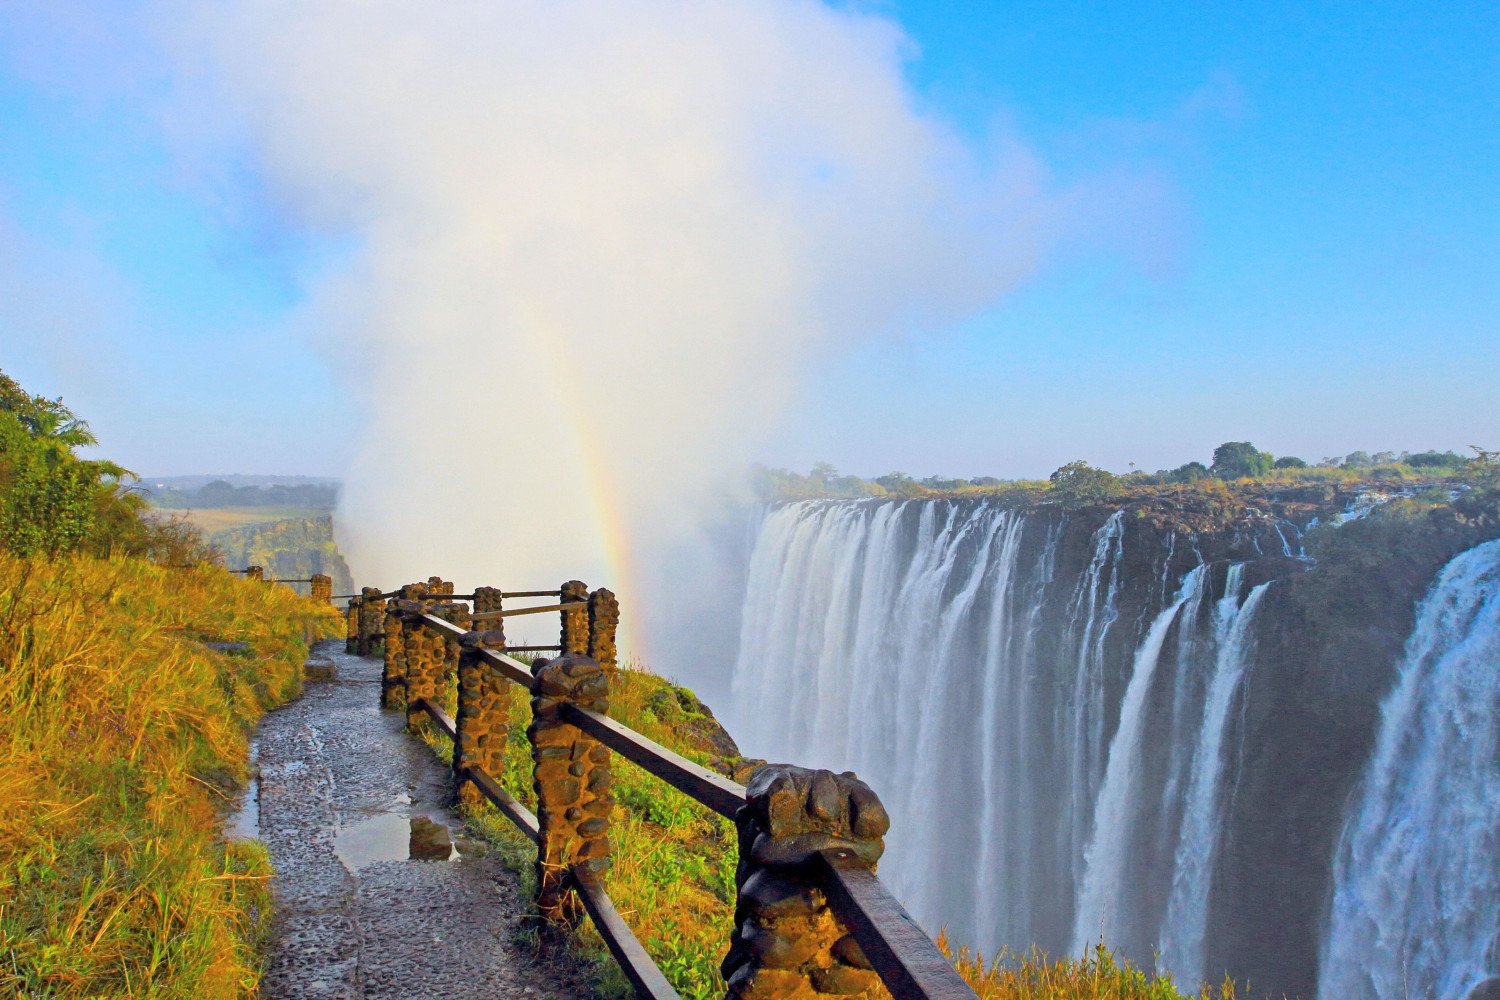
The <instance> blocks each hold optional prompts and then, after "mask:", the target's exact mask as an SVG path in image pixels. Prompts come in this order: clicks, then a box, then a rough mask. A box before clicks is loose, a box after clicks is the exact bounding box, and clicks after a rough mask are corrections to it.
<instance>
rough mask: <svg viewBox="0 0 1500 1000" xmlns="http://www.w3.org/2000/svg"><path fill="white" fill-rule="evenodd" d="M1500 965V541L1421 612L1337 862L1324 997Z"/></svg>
mask: <svg viewBox="0 0 1500 1000" xmlns="http://www.w3.org/2000/svg"><path fill="white" fill-rule="evenodd" d="M1495 975H1500V540H1497V541H1492V542H1486V543H1485V544H1483V545H1479V546H1476V547H1474V548H1472V549H1470V550H1468V551H1467V552H1464V553H1462V554H1460V555H1459V556H1457V557H1456V558H1454V559H1453V560H1452V561H1451V562H1449V563H1448V565H1447V566H1445V567H1444V568H1443V571H1442V573H1441V574H1440V575H1439V576H1438V579H1437V582H1436V583H1435V584H1434V585H1433V587H1432V591H1431V592H1430V593H1429V594H1428V595H1427V598H1426V599H1425V600H1424V601H1423V602H1422V605H1421V607H1420V608H1419V609H1418V612H1417V625H1416V629H1415V630H1414V632H1413V633H1412V636H1411V639H1410V640H1409V641H1408V642H1407V644H1406V653H1405V658H1404V660H1403V662H1402V664H1401V669H1400V674H1399V677H1398V679H1397V681H1396V686H1395V689H1394V690H1392V691H1391V693H1390V695H1389V696H1388V697H1387V698H1386V701H1385V703H1384V705H1383V706H1382V708H1381V723H1380V734H1379V737H1378V739H1377V743H1376V747H1375V753H1374V755H1373V757H1372V759H1371V761H1370V766H1369V770H1368V771H1367V773H1366V776H1365V779H1364V785H1363V788H1362V789H1361V792H1360V795H1359V799H1358V801H1357V803H1356V805H1355V807H1354V810H1353V812H1352V814H1351V815H1350V818H1349V822H1348V825H1347V826H1346V828H1345V830H1344V834H1343V837H1342V839H1341V841H1340V844H1339V849H1338V855H1337V857H1336V858H1335V860H1334V890H1333V904H1332V910H1331V913H1330V916H1329V928H1328V936H1327V940H1326V942H1325V943H1324V947H1323V954H1322V965H1321V968H1320V972H1319V995H1320V996H1321V997H1323V998H1324V1000H1405V998H1407V997H1431V998H1433V1000H1464V998H1465V997H1466V996H1467V995H1468V992H1469V990H1471V989H1472V988H1473V987H1474V985H1475V984H1477V983H1479V982H1480V981H1481V980H1483V979H1484V978H1486V977H1487V976H1495Z"/></svg>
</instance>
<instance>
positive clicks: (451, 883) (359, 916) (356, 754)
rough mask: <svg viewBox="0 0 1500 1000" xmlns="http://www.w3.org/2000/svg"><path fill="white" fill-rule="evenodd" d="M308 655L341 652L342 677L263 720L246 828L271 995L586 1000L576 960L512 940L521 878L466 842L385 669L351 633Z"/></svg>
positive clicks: (446, 782)
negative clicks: (350, 647)
mask: <svg viewBox="0 0 1500 1000" xmlns="http://www.w3.org/2000/svg"><path fill="white" fill-rule="evenodd" d="M313 655H314V656H315V657H324V658H326V659H329V660H332V661H333V665H334V677H333V678H332V679H331V680H330V679H324V680H309V681H308V682H307V686H306V689H305V691H304V693H303V695H302V697H301V698H300V699H299V700H297V701H295V702H293V703H291V704H290V705H287V706H285V707H283V708H280V709H278V710H276V711H274V712H271V713H269V714H268V715H267V716H266V717H265V718H264V719H263V720H262V722H261V725H260V730H259V733H258V736H257V760H258V763H259V769H260V776H259V781H258V789H252V791H251V794H252V795H254V796H255V798H254V800H253V801H252V802H250V803H248V804H247V809H246V812H247V813H248V814H249V816H250V819H249V823H250V824H251V825H254V826H257V827H258V829H250V830H245V831H244V832H246V833H249V834H251V835H255V836H258V837H259V839H260V840H261V841H263V842H264V843H265V844H266V846H267V848H269V850H270V853H271V862H272V864H273V865H274V867H275V869H276V879H275V882H274V883H273V886H274V892H275V899H276V913H275V933H274V939H273V942H272V945H271V949H270V956H269V962H268V967H267V970H266V976H265V978H264V980H263V981H262V984H261V989H262V995H263V996H266V997H272V998H287V1000H290V998H298V1000H300V998H304V997H308V998H313V997H337V998H346V997H347V998H376V997H392V998H395V997H402V998H405V997H421V998H468V997H474V998H479V997H485V998H502V1000H509V998H521V997H535V998H538V1000H540V998H546V997H555V998H558V1000H562V998H572V997H587V996H590V995H591V994H590V993H589V991H588V989H587V986H586V984H585V983H584V982H583V980H582V977H581V976H580V975H579V973H578V970H577V969H576V968H575V967H572V966H571V963H557V962H551V961H547V960H544V959H540V958H537V957H535V956H534V955H533V954H532V951H531V949H530V948H529V947H528V946H527V945H526V944H524V943H517V940H518V938H519V937H521V936H522V935H524V933H525V930H526V920H525V917H524V914H525V912H526V904H525V901H524V900H523V898H522V895H521V890H520V884H519V881H518V880H517V878H516V876H515V874H514V873H513V872H511V871H510V870H509V869H507V868H506V867H505V866H504V864H502V863H501V861H500V859H499V858H498V857H495V856H493V855H490V854H487V853H486V852H485V851H484V849H483V845H482V844H480V843H477V842H475V841H472V840H469V839H466V838H465V837H464V836H463V834H462V824H461V822H460V821H459V820H458V819H457V818H456V817H455V816H454V815H453V814H452V813H451V812H450V811H449V810H448V808H447V806H448V803H449V802H450V797H451V795H452V782H451V776H450V774H449V771H448V769H447V768H446V767H445V766H444V765H443V764H442V763H441V762H440V761H438V760H437V758H435V757H434V756H433V755H432V752H431V751H430V750H429V749H428V748H427V747H426V746H425V745H424V744H422V743H421V741H419V740H417V739H416V738H415V737H412V736H409V735H407V734H406V733H405V732H403V730H402V724H403V718H402V716H401V714H400V713H396V712H382V711H381V710H380V708H379V697H380V662H379V661H378V660H375V659H361V658H360V657H356V656H350V655H348V654H346V653H345V652H344V650H343V642H342V641H334V642H325V643H321V644H319V646H318V647H316V648H315V649H314V652H313ZM243 825H245V824H244V822H243V821H242V823H241V826H243Z"/></svg>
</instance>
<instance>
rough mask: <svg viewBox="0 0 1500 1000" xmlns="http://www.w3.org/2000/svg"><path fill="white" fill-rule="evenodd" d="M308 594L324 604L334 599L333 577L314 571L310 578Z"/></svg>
mask: <svg viewBox="0 0 1500 1000" xmlns="http://www.w3.org/2000/svg"><path fill="white" fill-rule="evenodd" d="M308 596H309V597H311V598H312V599H313V600H315V601H322V602H323V603H324V604H327V603H329V602H330V601H332V600H333V577H331V576H326V575H324V574H322V573H314V574H313V575H312V576H311V577H309V578H308Z"/></svg>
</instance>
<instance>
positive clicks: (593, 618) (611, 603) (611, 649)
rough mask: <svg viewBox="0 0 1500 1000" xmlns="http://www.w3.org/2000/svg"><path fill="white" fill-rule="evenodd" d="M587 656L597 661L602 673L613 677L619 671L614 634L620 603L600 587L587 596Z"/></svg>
mask: <svg viewBox="0 0 1500 1000" xmlns="http://www.w3.org/2000/svg"><path fill="white" fill-rule="evenodd" d="M588 611H589V645H588V655H589V656H590V657H591V658H592V659H595V660H598V661H599V666H601V667H603V668H604V672H605V673H607V674H609V676H610V677H614V675H615V672H616V671H618V670H619V669H620V660H619V652H618V650H617V649H616V647H615V632H616V631H617V630H618V629H619V627H620V602H619V601H617V600H616V599H615V595H614V593H613V592H611V591H608V590H605V589H604V588H603V587H600V588H599V589H598V590H596V591H594V592H593V593H592V594H590V595H589V609H588Z"/></svg>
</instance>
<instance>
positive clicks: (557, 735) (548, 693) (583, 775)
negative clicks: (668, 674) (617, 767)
mask: <svg viewBox="0 0 1500 1000" xmlns="http://www.w3.org/2000/svg"><path fill="white" fill-rule="evenodd" d="M531 673H532V676H534V677H535V678H536V687H535V689H534V690H533V692H532V698H531V715H532V721H531V725H530V726H528V727H527V729H526V737H527V739H528V740H529V741H530V743H531V759H532V765H533V770H532V784H533V787H534V788H535V789H536V797H537V813H536V815H537V821H538V823H539V824H540V825H541V829H542V841H541V844H540V846H539V847H538V850H537V864H536V884H537V908H538V909H539V910H541V912H542V915H543V916H544V917H546V918H547V919H548V920H549V921H552V922H554V923H559V924H565V925H572V924H575V923H576V922H577V921H578V919H579V917H580V916H581V915H582V912H583V910H582V904H581V903H580V901H579V900H578V897H577V894H576V893H574V892H573V891H571V890H570V889H569V887H568V882H567V874H568V869H569V868H571V867H583V868H587V869H591V870H593V871H595V872H600V873H602V871H603V870H604V869H605V868H607V867H608V866H609V816H610V813H611V812H612V811H613V809H614V795H613V792H612V791H611V788H612V786H613V779H612V777H611V775H610V767H609V748H608V747H605V746H604V745H603V744H601V743H599V742H598V741H597V740H595V739H594V738H593V737H591V736H588V735H587V734H585V733H584V732H583V731H582V730H580V729H578V728H577V727H575V726H572V725H569V724H568V723H567V722H565V721H563V718H562V706H563V705H564V704H567V703H572V704H574V705H577V706H579V707H580V708H587V709H592V710H593V711H596V712H607V711H609V675H608V674H606V673H605V672H604V670H603V669H602V668H601V667H600V666H599V664H598V663H596V662H595V661H593V660H591V659H589V658H588V657H586V656H581V655H577V654H565V655H563V656H560V657H558V658H557V659H554V660H538V661H536V663H534V664H533V665H532V668H531Z"/></svg>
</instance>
